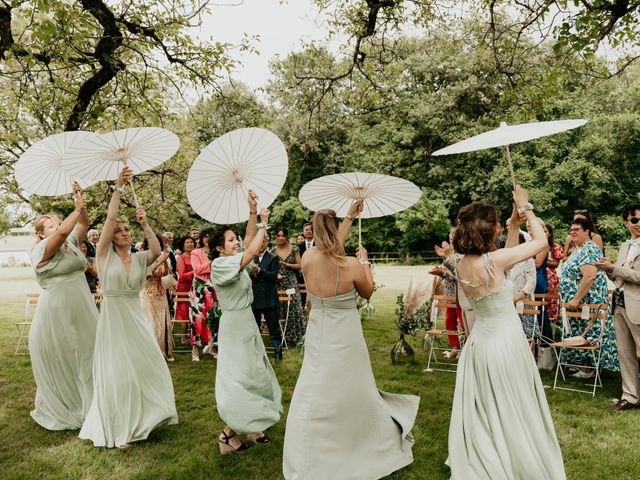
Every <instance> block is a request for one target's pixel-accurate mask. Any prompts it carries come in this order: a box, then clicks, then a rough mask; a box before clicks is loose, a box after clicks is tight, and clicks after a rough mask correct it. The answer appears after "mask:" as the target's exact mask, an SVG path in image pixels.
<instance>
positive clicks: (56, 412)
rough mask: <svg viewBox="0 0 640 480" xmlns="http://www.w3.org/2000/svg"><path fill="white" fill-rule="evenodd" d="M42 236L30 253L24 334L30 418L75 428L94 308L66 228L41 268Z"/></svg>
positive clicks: (85, 388) (85, 394) (74, 240)
mask: <svg viewBox="0 0 640 480" xmlns="http://www.w3.org/2000/svg"><path fill="white" fill-rule="evenodd" d="M47 241H48V239H47V238H45V239H44V240H42V241H40V242H39V243H38V244H37V245H36V247H35V248H34V249H33V250H32V252H31V263H32V265H33V268H34V270H35V272H36V279H37V280H38V283H39V284H40V286H41V287H42V288H43V289H44V291H43V292H42V293H41V294H40V298H39V299H38V305H37V307H36V311H35V314H34V316H33V324H32V326H31V330H30V332H29V350H30V354H31V366H32V368H33V376H34V378H35V381H36V400H35V408H34V409H33V411H32V412H31V416H32V417H33V419H34V420H35V421H36V422H37V423H38V424H39V425H41V426H43V427H44V428H47V429H49V430H75V429H77V428H80V426H81V425H82V422H83V421H84V418H85V416H86V414H87V411H88V410H89V405H90V404H91V397H92V394H93V384H92V378H91V366H92V364H93V344H94V341H95V338H96V325H97V323H98V309H97V308H96V305H95V303H94V301H93V296H92V295H91V292H90V290H89V285H87V280H86V279H85V276H84V267H85V265H86V259H85V256H84V255H83V254H82V252H80V250H79V249H78V237H77V236H76V234H75V232H72V233H71V234H70V235H69V236H68V237H67V240H66V241H65V243H64V244H63V245H62V246H61V247H60V248H59V249H58V251H57V252H56V254H55V255H54V256H53V258H51V260H49V262H48V263H47V264H46V265H45V266H43V267H39V268H38V267H36V265H37V264H38V263H40V261H41V260H42V257H43V255H44V251H45V247H46V245H47Z"/></svg>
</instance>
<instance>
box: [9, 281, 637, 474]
mask: <svg viewBox="0 0 640 480" xmlns="http://www.w3.org/2000/svg"><path fill="white" fill-rule="evenodd" d="M397 293H398V292H396V291H390V290H382V291H380V292H377V293H376V297H375V298H374V304H375V305H376V308H377V313H376V316H375V317H374V318H371V319H367V320H365V321H364V323H363V325H364V331H365V336H366V338H367V343H368V345H369V351H370V354H371V361H372V363H373V369H374V372H375V375H376V379H377V382H378V386H379V387H380V388H381V389H383V390H387V391H391V392H399V393H412V394H415V395H419V396H420V397H421V399H422V400H421V403H420V410H419V412H418V418H417V422H416V426H415V428H414V434H415V438H416V444H415V447H414V450H413V452H414V455H415V461H414V462H413V464H412V465H410V466H409V467H407V468H405V469H403V470H400V471H399V472H396V473H395V474H393V475H391V476H390V477H388V478H392V479H434V480H437V479H448V478H449V469H448V468H447V467H446V466H445V465H444V461H445V459H446V457H447V432H448V425H449V417H450V410H451V400H452V395H453V387H454V375H453V374H451V373H444V372H435V373H430V374H424V373H422V369H423V368H424V363H425V361H426V352H425V351H424V350H422V347H421V340H418V339H410V340H411V343H412V344H413V346H414V347H415V351H416V358H417V360H418V361H417V362H416V364H414V365H412V366H394V365H392V364H391V362H390V350H391V347H392V345H393V344H394V343H395V341H396V340H397V334H396V333H395V331H394V327H393V308H394V301H395V296H396V295H397ZM22 315H23V303H22V299H15V300H12V301H4V302H2V305H0V363H1V369H0V478H2V479H28V480H33V479H49V478H52V479H58V478H65V479H66V478H69V479H71V478H83V479H104V478H109V479H183V478H184V479H190V480H194V479H224V480H232V479H238V480H250V479H280V478H282V474H281V471H282V468H281V466H282V444H283V438H284V425H285V417H286V413H287V410H288V406H289V402H290V400H291V394H292V392H293V387H294V385H295V381H296V378H297V375H298V371H299V368H300V364H301V360H302V359H301V356H300V354H299V352H297V351H292V350H289V351H287V352H286V354H285V361H284V362H283V363H281V364H278V365H277V366H276V367H275V370H276V374H277V375H278V379H279V381H280V384H281V386H282V390H283V394H284V395H283V396H284V398H283V401H284V408H285V412H284V415H283V417H282V420H281V421H280V422H279V423H278V424H277V425H276V426H274V427H273V428H271V429H270V430H269V435H270V437H271V438H272V440H273V444H272V445H271V446H270V447H268V448H258V447H254V448H252V449H251V450H249V451H248V452H247V453H245V454H243V455H227V456H225V457H222V456H221V455H220V454H219V453H218V446H217V443H216V442H217V440H216V439H217V435H218V434H219V432H220V430H221V429H222V427H223V425H222V422H221V421H220V419H219V417H218V415H217V412H216V408H215V397H214V378H215V366H216V364H215V360H213V358H212V357H210V356H206V358H204V359H203V361H202V362H200V363H192V362H191V358H190V355H188V354H179V355H178V357H177V361H176V362H175V363H173V364H171V365H170V370H171V374H172V376H173V381H174V387H175V396H176V405H177V408H178V414H179V417H180V424H179V425H177V426H167V427H162V428H159V429H158V430H156V431H155V432H153V434H152V435H151V437H150V439H149V440H148V441H146V442H141V443H139V444H137V445H136V446H135V448H132V449H129V450H125V451H122V450H117V449H111V450H109V449H103V448H94V447H93V446H92V445H91V443H90V442H86V441H81V440H80V439H78V438H77V432H49V431H47V430H45V429H43V428H41V427H39V426H38V425H37V424H36V423H35V422H34V421H32V420H31V417H30V416H29V411H30V410H31V408H32V405H33V398H34V394H35V385H34V381H33V376H32V373H31V365H30V362H29V357H28V356H14V355H13V351H14V348H15V343H16V340H17V330H16V328H15V326H14V325H13V322H14V321H17V320H20V319H21V318H22ZM345 368H348V365H345ZM543 381H544V382H545V384H551V383H552V382H553V378H552V376H551V375H550V374H547V373H544V374H543ZM604 384H605V386H604V389H603V390H601V391H599V392H598V394H597V396H596V398H595V399H594V398H592V397H591V396H588V395H585V394H579V393H572V392H562V391H555V392H554V391H551V390H548V391H547V393H548V399H549V403H550V406H551V409H552V414H553V418H554V422H555V426H556V431H557V432H558V436H559V439H560V445H561V447H562V452H563V456H564V459H565V465H566V470H567V475H568V478H570V479H585V480H586V479H594V480H595V479H598V480H602V479H629V480H631V479H639V478H640V461H638V452H640V436H639V435H638V425H639V424H640V412H625V413H622V414H613V413H610V412H608V411H607V406H608V405H609V401H608V400H609V398H611V397H613V396H617V395H618V393H619V384H620V380H619V377H618V376H617V375H611V376H605V378H604ZM536 478H537V477H536V474H535V472H532V476H531V479H536ZM469 480H473V479H469Z"/></svg>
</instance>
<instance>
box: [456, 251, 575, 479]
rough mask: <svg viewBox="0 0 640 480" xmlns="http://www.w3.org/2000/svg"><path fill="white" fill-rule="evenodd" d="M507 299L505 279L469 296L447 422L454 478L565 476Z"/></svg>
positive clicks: (548, 414)
mask: <svg viewBox="0 0 640 480" xmlns="http://www.w3.org/2000/svg"><path fill="white" fill-rule="evenodd" d="M484 262H485V268H486V269H487V275H488V276H491V275H493V272H494V270H495V267H494V266H493V263H492V262H491V258H490V256H489V254H485V257H484ZM458 280H459V281H460V282H464V283H468V282H466V281H465V280H461V279H460V278H458ZM512 295H513V284H512V282H511V280H506V281H505V283H504V285H503V286H502V288H500V289H499V290H497V291H495V292H493V293H490V294H488V295H485V296H483V297H482V298H472V297H469V296H467V298H468V300H469V301H470V302H471V304H472V305H473V310H474V312H475V315H476V320H475V324H474V327H473V330H472V331H471V334H470V335H469V337H468V338H467V341H466V343H465V344H464V348H463V349H462V354H461V355H460V359H459V362H458V368H457V372H456V388H455V392H454V394H453V408H452V412H451V423H450V424H449V459H448V465H449V466H450V467H451V479H452V480H471V479H473V480H529V479H536V480H565V479H566V474H565V472H564V464H563V461H562V453H561V452H560V446H559V445H558V439H557V437H556V432H555V429H554V428H553V420H552V418H551V412H550V411H549V405H548V403H547V397H546V395H545V391H544V387H543V385H542V381H541V380H540V374H539V373H538V368H537V367H536V362H535V360H534V359H533V355H531V348H530V347H529V343H528V342H527V338H526V337H525V334H524V332H523V330H522V326H521V323H520V318H519V317H518V314H517V313H516V308H515V306H514V304H513V297H512Z"/></svg>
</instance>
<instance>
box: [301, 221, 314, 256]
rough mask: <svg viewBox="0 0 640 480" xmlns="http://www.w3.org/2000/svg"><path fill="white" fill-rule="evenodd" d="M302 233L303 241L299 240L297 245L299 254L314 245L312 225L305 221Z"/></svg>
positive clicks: (302, 253)
mask: <svg viewBox="0 0 640 480" xmlns="http://www.w3.org/2000/svg"><path fill="white" fill-rule="evenodd" d="M302 234H303V235H304V242H300V243H299V244H298V247H299V248H300V256H301V257H302V255H304V252H306V251H307V250H308V249H310V248H311V247H313V246H314V245H315V242H314V240H313V225H311V224H310V223H305V224H304V227H303V228H302Z"/></svg>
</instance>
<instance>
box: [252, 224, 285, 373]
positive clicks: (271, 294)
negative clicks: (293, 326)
mask: <svg viewBox="0 0 640 480" xmlns="http://www.w3.org/2000/svg"><path fill="white" fill-rule="evenodd" d="M270 240H271V237H270V236H269V232H265V234H264V241H263V242H262V247H261V248H260V253H259V254H258V256H257V257H256V258H255V259H254V260H253V262H254V263H253V266H252V267H251V283H252V287H253V303H252V304H251V310H253V316H254V317H255V319H256V323H257V324H258V328H260V324H261V317H262V315H264V319H265V321H266V322H267V328H268V329H269V338H270V339H271V344H272V345H273V348H274V350H275V358H276V362H279V361H281V360H282V331H281V330H280V322H279V321H278V307H279V306H280V302H279V300H278V287H277V282H278V269H279V268H280V262H279V260H278V256H277V255H274V254H273V253H271V252H270V251H269V250H267V247H268V246H269V241H270Z"/></svg>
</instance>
